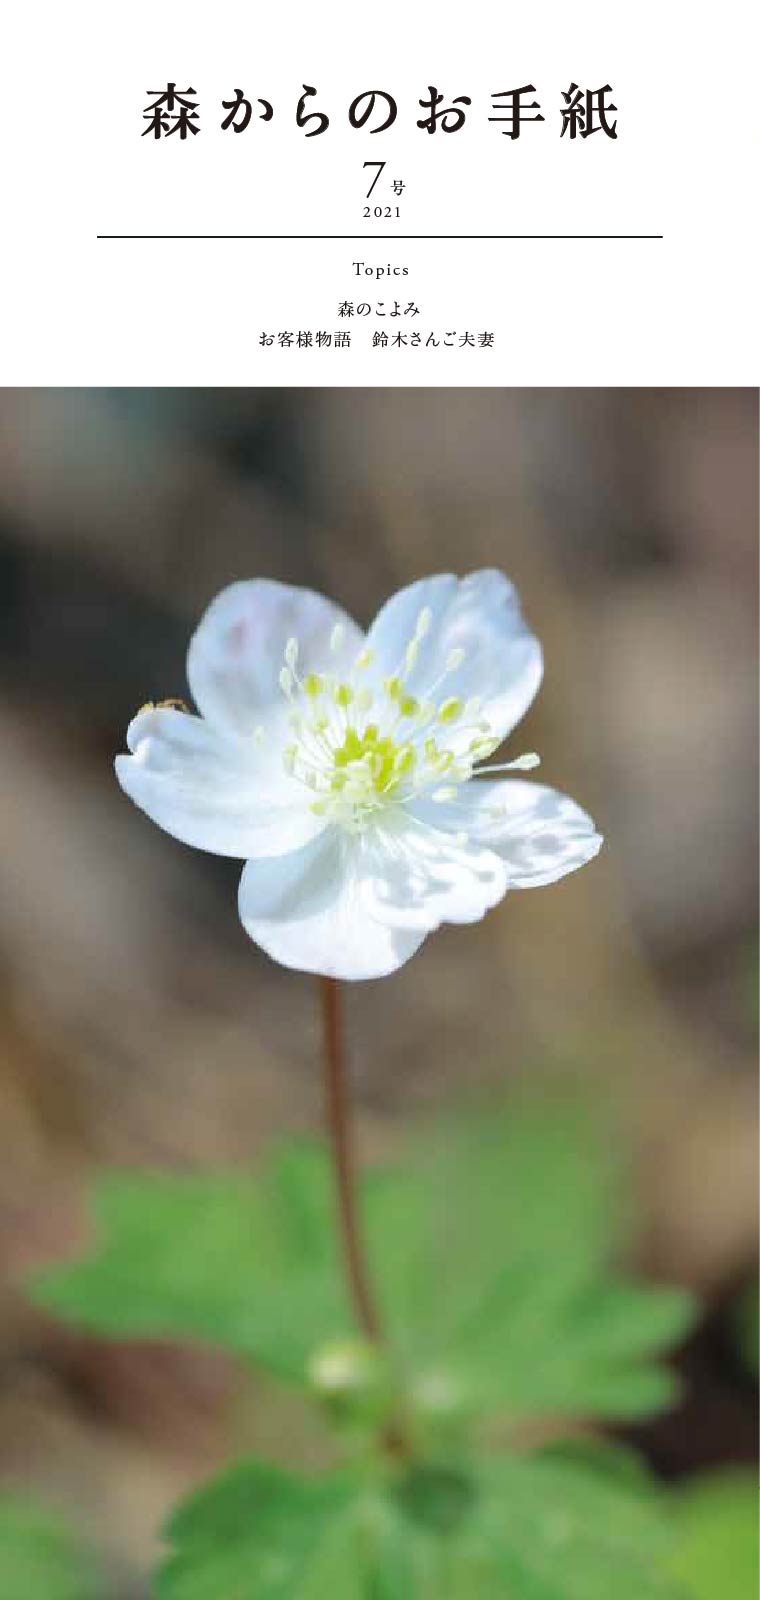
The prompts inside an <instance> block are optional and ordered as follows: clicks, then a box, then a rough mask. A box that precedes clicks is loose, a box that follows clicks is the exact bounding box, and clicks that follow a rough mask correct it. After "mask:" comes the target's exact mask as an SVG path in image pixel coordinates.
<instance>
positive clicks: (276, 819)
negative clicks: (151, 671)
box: [115, 706, 324, 859]
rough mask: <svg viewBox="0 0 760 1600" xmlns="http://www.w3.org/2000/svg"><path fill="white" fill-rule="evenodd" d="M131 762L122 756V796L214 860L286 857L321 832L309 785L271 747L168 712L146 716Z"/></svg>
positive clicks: (135, 732)
mask: <svg viewBox="0 0 760 1600" xmlns="http://www.w3.org/2000/svg"><path fill="white" fill-rule="evenodd" d="M127 744H128V745H129V748H130V751H131V752H132V754H131V755H128V756H127V755H121V756H117V757H116V762H115V766H116V776H117V778H118V780H119V783H120V784H121V787H122V789H123V790H124V791H125V793H126V794H128V795H129V797H130V799H131V800H134V802H135V805H138V806H139V807H140V809H141V810H142V811H145V812H147V814H148V816H149V817H151V818H152V819H153V821H154V822H157V823H158V825H159V827H161V828H165V829H166V832H167V833H171V834H173V835H174V838H175V839H181V840H182V842H183V843H184V844H190V845H194V846H195V847H196V848H197V849H198V850H209V851H211V852H212V854H214V855H220V856H238V857H240V858H241V859H242V858H244V857H245V856H249V855H253V854H256V855H268V854H273V853H275V854H279V853H281V852H282V851H283V850H291V849H295V847H296V846H297V845H300V844H303V842H304V841H305V840H306V839H311V838H313V837H314V835H315V834H316V833H318V832H321V831H322V829H323V827H324V823H323V821H322V819H321V818H318V817H316V816H315V815H314V813H313V812H312V811H310V809H309V805H308V801H307V798H306V796H305V792H304V790H303V788H302V786H301V785H300V784H298V783H296V782H295V781H294V780H293V779H292V778H289V777H288V775H287V773H286V772H285V769H284V768H283V767H282V765H281V764H280V763H279V761H278V757H277V754H276V753H275V754H273V753H272V749H271V745H268V744H266V743H264V744H261V745H259V744H257V743H256V742H255V741H254V739H253V738H252V737H249V738H247V739H241V738H238V737H236V736H233V735H230V734H225V733H220V732H219V731H218V730H217V729H215V728H212V727H210V725H209V724H208V723H207V722H204V721H203V720H202V719H201V718H200V717H193V716H190V715H189V714H187V713H185V712H183V711H175V710H173V709H170V708H169V707H166V706H155V707H151V708H149V709H146V710H145V711H140V712H138V714H137V716H136V717H134V718H133V720H132V722H131V723H130V725H129V728H128V730H127Z"/></svg>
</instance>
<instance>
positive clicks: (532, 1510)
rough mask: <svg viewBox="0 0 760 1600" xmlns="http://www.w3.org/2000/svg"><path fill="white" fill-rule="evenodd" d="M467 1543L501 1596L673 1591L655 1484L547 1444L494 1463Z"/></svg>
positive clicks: (601, 1596) (529, 1599) (661, 1599)
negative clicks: (588, 1463)
mask: <svg viewBox="0 0 760 1600" xmlns="http://www.w3.org/2000/svg"><path fill="white" fill-rule="evenodd" d="M472 1543H473V1546H478V1545H479V1546H480V1547H481V1549H482V1551H483V1553H484V1556H486V1557H487V1560H488V1561H489V1562H490V1567H491V1570H492V1572H493V1573H494V1576H495V1582H496V1583H500V1584H501V1586H502V1587H501V1588H498V1587H493V1589H492V1591H489V1594H490V1593H491V1592H492V1593H493V1594H494V1595H496V1594H502V1595H503V1596H504V1600H507V1597H509V1600H609V1596H610V1595H611V1594H614V1597H615V1600H679V1596H680V1590H679V1589H678V1587H677V1585H676V1584H675V1583H674V1582H673V1580H672V1579H671V1578H670V1577H669V1576H668V1575H667V1572H666V1558H667V1553H668V1529H667V1525H666V1523H665V1521H664V1519H663V1517H662V1514H661V1512H660V1509H659V1507H658V1504H657V1500H656V1498H655V1496H654V1494H653V1493H652V1492H651V1491H649V1490H648V1489H646V1488H645V1487H644V1486H643V1485H637V1486H636V1487H635V1488H634V1487H632V1486H631V1485H630V1484H625V1483H624V1482H623V1481H622V1480H621V1479H620V1478H615V1477H614V1476H612V1475H611V1476H610V1477H609V1478H606V1477H605V1476H604V1475H603V1474H602V1473H600V1472H599V1471H598V1470H596V1468H591V1469H590V1470H583V1469H582V1467H581V1466H580V1464H579V1463H578V1462H574V1461H571V1460H566V1461H563V1460H561V1459H558V1458H556V1457H555V1456H554V1455H553V1454H552V1452H547V1453H546V1454H545V1455H541V1454H537V1455H535V1456H529V1457H526V1458H524V1459H520V1458H513V1459H508V1460H505V1461H503V1462H499V1463H496V1464H494V1465H493V1467H492V1468H491V1469H490V1471H489V1473H488V1474H487V1475H486V1476H485V1478H484V1481H483V1489H482V1495H481V1500H480V1503H479V1509H478V1513H477V1517H476V1523H475V1527H474V1529H473V1532H472ZM476 1596H477V1591H476V1590H473V1600H476Z"/></svg>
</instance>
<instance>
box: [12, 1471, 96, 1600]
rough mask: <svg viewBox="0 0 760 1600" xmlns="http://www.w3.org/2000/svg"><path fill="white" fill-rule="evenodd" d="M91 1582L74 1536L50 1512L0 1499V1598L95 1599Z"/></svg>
mask: <svg viewBox="0 0 760 1600" xmlns="http://www.w3.org/2000/svg"><path fill="white" fill-rule="evenodd" d="M96 1592H97V1591H96V1587H95V1578H94V1574H93V1572H92V1571H91V1569H90V1566H89V1564H88V1562H87V1559H86V1557H85V1555H84V1553H83V1551H82V1550H81V1549H80V1547H79V1544H78V1541H77V1539H76V1538H75V1536H74V1535H73V1534H72V1533H71V1532H70V1530H69V1529H68V1528H67V1527H66V1525H65V1524H64V1523H63V1522H62V1521H61V1520H60V1519H59V1518H58V1516H56V1515H55V1514H54V1513H53V1512H50V1511H47V1510H43V1509H42V1508H41V1507H38V1506H36V1505H31V1504H30V1503H29V1502H27V1501H25V1500H21V1499H18V1498H15V1497H11V1496H7V1497H6V1496H3V1497H1V1498H0V1594H1V1595H2V1596H3V1600H95V1596H96Z"/></svg>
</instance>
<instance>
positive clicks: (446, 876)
mask: <svg viewBox="0 0 760 1600" xmlns="http://www.w3.org/2000/svg"><path fill="white" fill-rule="evenodd" d="M431 809H432V810H433V811H435V810H436V807H435V806H433V807H432V808H431ZM508 886H509V876H508V872H507V868H506V866H505V863H504V862H503V861H502V860H501V858H500V856H498V855H497V854H495V853H494V851H493V850H489V849H486V848H485V847H484V846H482V845H480V844H473V843H472V842H470V841H468V842H467V843H462V842H461V841H460V840H458V839H457V837H456V835H455V834H453V833H450V832H446V831H445V830H443V829H441V828H438V827H434V826H429V825H428V824H427V823H423V822H420V821H417V820H409V819H407V820H405V821H404V823H403V824H401V825H399V826H398V827H397V828H396V829H395V830H394V832H393V833H392V834H391V833H389V832H388V831H386V830H385V829H383V831H382V833H381V832H380V831H379V830H378V832H377V834H376V837H375V841H374V843H373V847H372V849H371V851H370V852H367V854H366V856H365V863H364V882H363V884H362V897H363V899H364V901H365V904H366V905H367V908H368V910H369V911H370V912H371V914H372V916H373V917H376V918H377V920H378V921H379V922H385V923H388V924H389V925H390V926H392V927H404V928H422V929H425V930H427V931H428V932H429V931H430V930H432V929H433V928H438V927H440V925H441V923H442V922H479V921H480V918H481V917H483V916H485V913H486V911H490V909H491V907H492V906H495V905H496V904H497V903H498V901H499V900H501V899H502V897H503V895H504V894H505V893H506V891H507V888H508Z"/></svg>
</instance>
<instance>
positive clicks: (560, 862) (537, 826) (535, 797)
mask: <svg viewBox="0 0 760 1600" xmlns="http://www.w3.org/2000/svg"><path fill="white" fill-rule="evenodd" d="M413 809H414V813H415V815H417V816H419V817H421V818H422V819H423V820H424V821H427V822H433V821H437V822H438V824H439V826H440V827H442V828H446V829H447V830H450V831H451V832H455V833H459V832H461V831H464V832H466V833H467V835H468V837H469V838H470V840H471V841H472V842H473V844H479V845H483V846H486V847H487V848H488V849H489V850H493V851H495V852H496V854H497V855H499V856H500V857H501V858H502V860H503V861H504V863H505V865H506V868H507V876H508V885H507V886H508V888H510V889H531V888H536V887H538V886H539V885H540V884H544V883H554V882H555V880H556V879H557V878H563V877H564V876H565V873H567V872H574V871H575V870H576V868H577V867H582V866H585V863H586V862H587V861H591V860H593V858H594V856H595V855H597V854H598V852H599V850H600V849H601V846H602V843H603V839H602V835H601V834H599V833H597V831H596V828H595V827H594V824H593V822H592V820H591V818H590V817H589V816H588V815H587V813H586V812H585V811H582V810H581V807H580V806H578V805H576V803H575V801H574V800H571V799H570V798H569V796H568V795H565V794H559V793H558V791H557V790H556V789H548V788H546V787H545V786H544V785H543V784H540V783H525V782H522V781H521V780H520V779H519V778H517V779H512V778H505V779H503V780H502V781H500V782H497V781H495V780H493V779H480V778H473V779H471V780H470V782H469V783H467V784H464V785H463V787H462V788H461V789H460V791H459V794H458V796H457V802H456V804H455V805H452V804H448V803H444V804H443V805H437V804H435V803H434V802H433V801H429V800H426V801H418V802H417V803H416V804H415V806H414V808H413Z"/></svg>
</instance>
